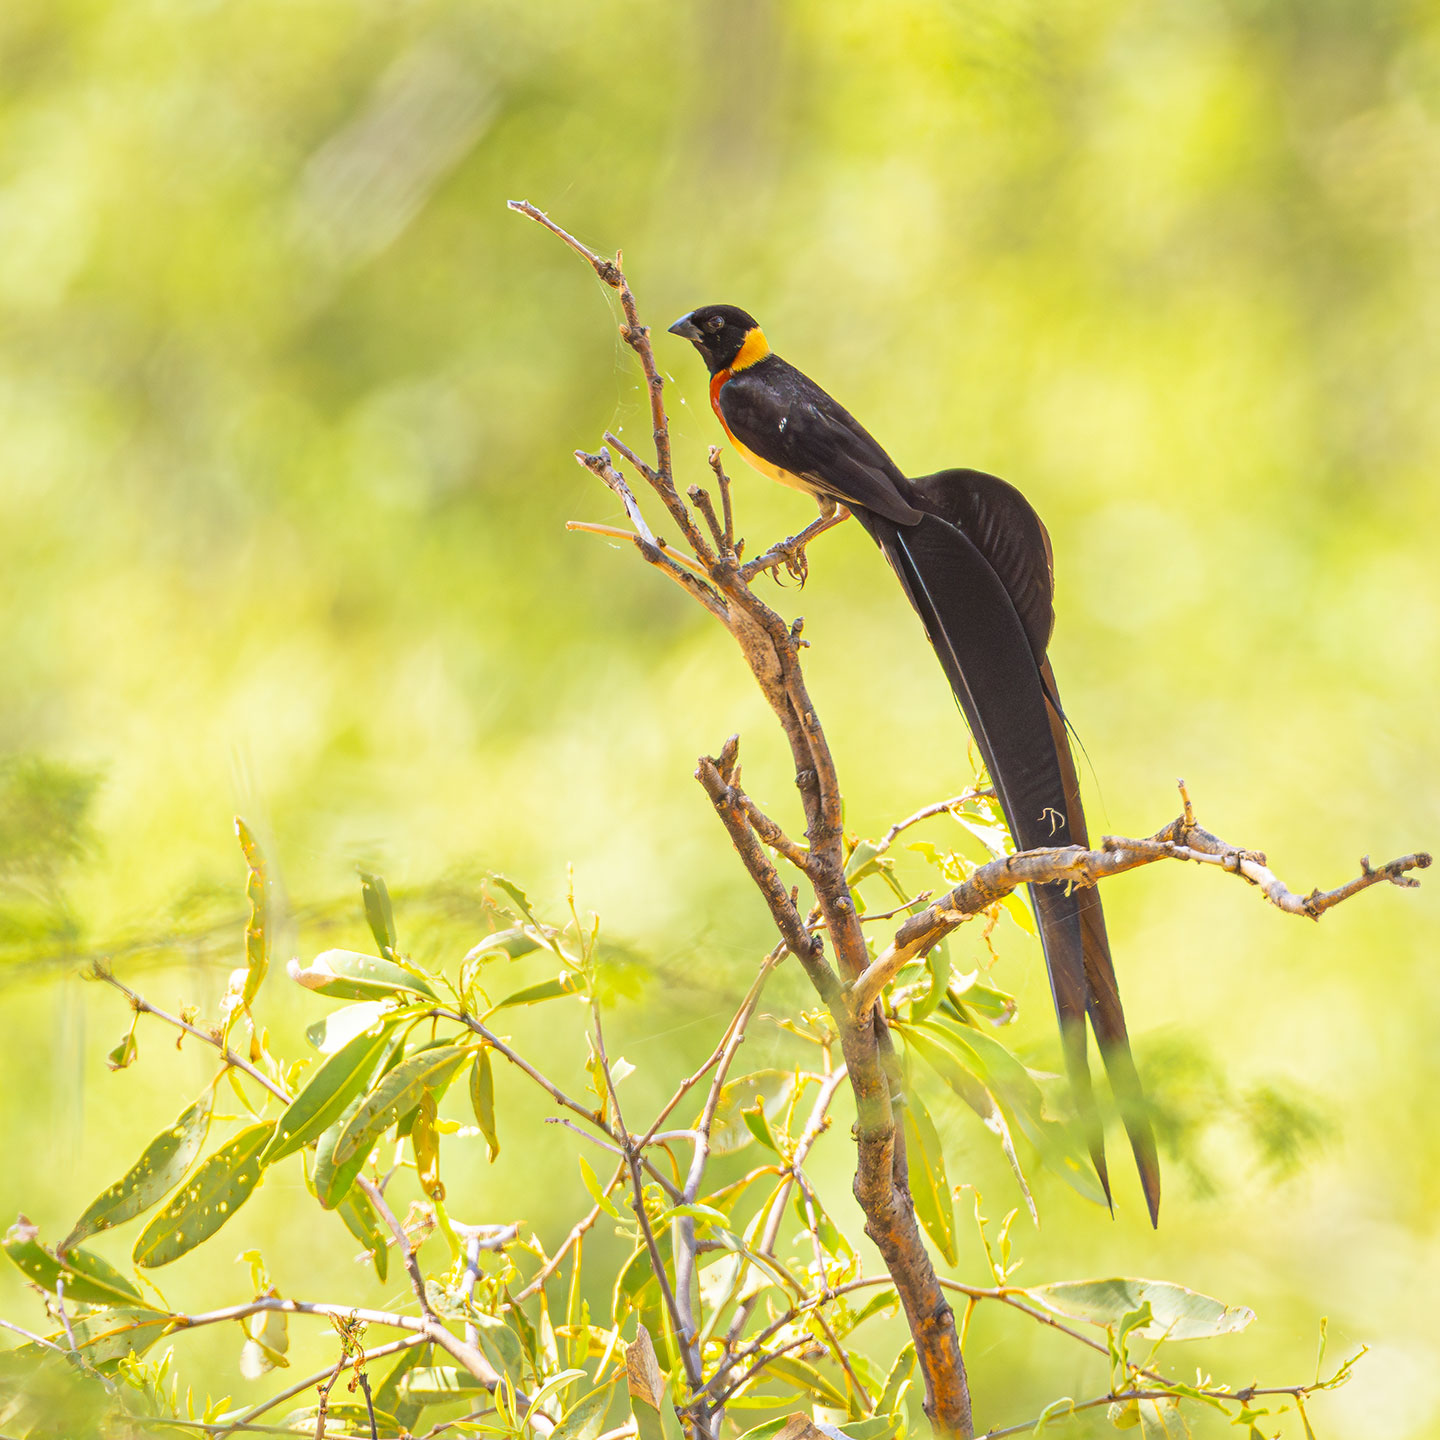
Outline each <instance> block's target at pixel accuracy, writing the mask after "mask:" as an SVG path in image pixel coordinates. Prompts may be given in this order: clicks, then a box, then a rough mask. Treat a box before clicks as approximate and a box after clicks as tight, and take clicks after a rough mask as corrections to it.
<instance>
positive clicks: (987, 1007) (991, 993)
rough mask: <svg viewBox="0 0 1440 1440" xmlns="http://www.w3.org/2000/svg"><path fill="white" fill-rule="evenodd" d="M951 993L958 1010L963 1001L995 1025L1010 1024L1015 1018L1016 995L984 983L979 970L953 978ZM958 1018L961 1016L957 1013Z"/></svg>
mask: <svg viewBox="0 0 1440 1440" xmlns="http://www.w3.org/2000/svg"><path fill="white" fill-rule="evenodd" d="M949 993H950V999H951V1000H952V1001H953V1002H954V1004H955V1008H956V1010H960V1008H961V1003H962V1002H963V1004H964V1006H965V1007H966V1008H968V1009H970V1010H977V1011H979V1013H980V1014H981V1015H983V1016H984V1017H985V1018H986V1019H987V1020H989V1021H990V1022H991V1024H993V1025H1008V1024H1009V1023H1010V1022H1011V1021H1012V1020H1013V1019H1014V1018H1015V1011H1016V1009H1017V1006H1016V1003H1015V997H1014V996H1013V995H1010V994H1007V993H1006V992H1005V991H1004V990H996V989H993V988H992V987H991V986H989V985H982V984H981V983H980V972H979V971H978V970H972V971H971V972H970V973H969V974H968V975H960V976H957V977H955V978H954V979H952V980H951V982H950V990H949ZM962 1013H963V1012H962ZM956 1018H957V1019H959V1018H961V1017H960V1016H959V1015H957V1017H956Z"/></svg>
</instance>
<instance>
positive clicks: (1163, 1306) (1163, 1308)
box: [1025, 1278, 1255, 1340]
mask: <svg viewBox="0 0 1440 1440" xmlns="http://www.w3.org/2000/svg"><path fill="white" fill-rule="evenodd" d="M1025 1293H1026V1294H1027V1295H1029V1296H1030V1297H1031V1298H1032V1299H1033V1300H1034V1301H1035V1302H1036V1303H1037V1304H1040V1305H1043V1306H1044V1307H1045V1308H1046V1309H1047V1310H1050V1311H1053V1312H1054V1313H1055V1314H1056V1315H1064V1316H1066V1317H1067V1318H1069V1319H1071V1320H1087V1321H1089V1322H1090V1324H1092V1325H1119V1324H1120V1323H1121V1322H1122V1321H1123V1320H1124V1319H1125V1317H1126V1316H1127V1315H1128V1314H1129V1313H1130V1312H1132V1311H1136V1310H1139V1309H1140V1307H1141V1306H1142V1305H1146V1304H1148V1305H1149V1306H1150V1315H1151V1318H1150V1320H1149V1323H1148V1324H1145V1325H1140V1326H1137V1327H1136V1328H1135V1330H1134V1332H1133V1333H1134V1334H1135V1335H1137V1336H1139V1337H1140V1338H1141V1339H1142V1340H1160V1339H1168V1340H1203V1339H1207V1338H1209V1337H1211V1336H1214V1335H1233V1334H1234V1333H1235V1332H1236V1331H1237V1330H1243V1329H1244V1328H1245V1327H1246V1326H1247V1325H1248V1324H1249V1323H1250V1322H1251V1321H1252V1320H1253V1319H1254V1318H1255V1312H1254V1311H1253V1310H1251V1309H1249V1308H1248V1307H1247V1306H1244V1305H1233V1306H1232V1305H1225V1304H1223V1303H1222V1302H1221V1301H1219V1300H1212V1299H1211V1298H1210V1296H1208V1295H1201V1294H1199V1293H1198V1292H1197V1291H1195V1290H1187V1289H1186V1288H1185V1287H1184V1286H1183V1285H1173V1284H1171V1283H1170V1282H1169V1281H1167V1280H1134V1279H1121V1278H1115V1279H1110V1280H1065V1281H1062V1282H1060V1283H1059V1284H1057V1285H1039V1286H1036V1287H1035V1288H1034V1289H1032V1290H1027V1291H1026V1292H1025Z"/></svg>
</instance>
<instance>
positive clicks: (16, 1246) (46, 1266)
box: [0, 1215, 141, 1305]
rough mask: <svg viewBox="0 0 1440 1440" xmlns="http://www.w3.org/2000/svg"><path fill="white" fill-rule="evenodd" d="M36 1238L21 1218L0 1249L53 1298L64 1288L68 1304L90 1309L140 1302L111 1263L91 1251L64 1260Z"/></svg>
mask: <svg viewBox="0 0 1440 1440" xmlns="http://www.w3.org/2000/svg"><path fill="white" fill-rule="evenodd" d="M36 1234H37V1232H36V1229H35V1227H34V1226H33V1225H32V1224H31V1223H30V1222H29V1221H28V1220H27V1219H26V1218H25V1217H24V1216H23V1215H22V1216H21V1217H20V1220H19V1223H18V1224H15V1225H12V1226H11V1227H10V1229H9V1231H8V1232H7V1233H6V1235H5V1238H4V1240H0V1248H3V1249H4V1251H5V1253H6V1254H7V1255H8V1256H9V1257H10V1259H11V1261H12V1262H13V1263H14V1265H15V1267H16V1269H18V1270H19V1271H20V1273H21V1274H22V1275H24V1276H25V1278H26V1279H27V1280H29V1281H31V1282H32V1283H33V1284H35V1285H38V1286H39V1287H40V1288H41V1289H42V1290H45V1291H48V1292H49V1293H50V1294H51V1295H54V1294H57V1293H58V1287H59V1286H61V1285H63V1286H64V1287H65V1298H66V1299H67V1300H78V1301H83V1302H84V1303H85V1304H87V1305H114V1304H116V1303H119V1304H122V1305H124V1304H128V1303H130V1302H133V1301H137V1300H139V1299H140V1298H141V1296H140V1292H139V1290H137V1289H136V1288H135V1286H134V1284H133V1283H132V1282H131V1281H129V1280H127V1279H126V1278H125V1277H124V1276H123V1275H122V1274H121V1273H120V1272H119V1271H118V1270H117V1269H116V1268H115V1267H114V1266H113V1265H111V1264H110V1262H109V1261H108V1260H103V1259H101V1258H100V1256H98V1255H94V1254H91V1252H90V1251H88V1250H71V1251H69V1252H68V1253H67V1254H66V1255H65V1257H64V1259H63V1260H62V1259H60V1258H59V1257H57V1256H55V1255H53V1254H52V1253H51V1252H50V1251H49V1250H47V1249H46V1248H45V1247H44V1246H43V1245H42V1244H41V1243H40V1242H39V1240H38V1239H37V1238H36Z"/></svg>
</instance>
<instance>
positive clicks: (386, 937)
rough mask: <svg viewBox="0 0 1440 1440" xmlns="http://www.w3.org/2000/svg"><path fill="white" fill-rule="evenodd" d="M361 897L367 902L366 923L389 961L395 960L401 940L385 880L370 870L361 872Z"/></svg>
mask: <svg viewBox="0 0 1440 1440" xmlns="http://www.w3.org/2000/svg"><path fill="white" fill-rule="evenodd" d="M360 896H361V898H362V899H363V900H364V902H365V923H366V924H367V925H369V927H370V933H371V934H372V935H373V936H374V937H375V943H376V945H378V946H379V947H380V953H381V954H382V955H383V956H384V957H385V958H386V959H387V960H393V959H394V958H395V951H396V948H397V947H398V946H399V944H400V939H399V937H398V936H397V935H396V933H395V910H394V907H393V906H392V905H391V904H390V891H389V889H388V888H387V887H386V884H385V882H384V880H382V879H381V878H380V876H378V875H372V874H370V872H369V871H368V870H362V871H361V872H360Z"/></svg>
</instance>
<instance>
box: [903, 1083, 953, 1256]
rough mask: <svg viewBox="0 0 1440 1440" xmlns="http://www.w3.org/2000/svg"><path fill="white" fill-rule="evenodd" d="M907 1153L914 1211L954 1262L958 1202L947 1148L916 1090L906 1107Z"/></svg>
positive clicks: (908, 1098) (907, 1101)
mask: <svg viewBox="0 0 1440 1440" xmlns="http://www.w3.org/2000/svg"><path fill="white" fill-rule="evenodd" d="M904 1119H905V1144H906V1155H907V1157H908V1159H909V1161H910V1194H911V1198H912V1199H913V1200H914V1201H915V1213H916V1215H917V1216H919V1218H920V1223H921V1224H922V1225H923V1226H924V1227H925V1230H926V1233H927V1234H928V1235H929V1236H930V1238H931V1239H932V1240H933V1241H934V1242H935V1248H936V1249H937V1250H939V1252H940V1253H941V1254H942V1255H943V1256H944V1257H945V1259H946V1260H947V1261H948V1262H949V1263H950V1264H951V1265H953V1264H954V1263H955V1261H956V1258H957V1251H956V1249H955V1204H954V1200H953V1198H952V1196H951V1194H950V1181H949V1179H948V1178H947V1177H946V1174H945V1152H944V1151H943V1150H942V1149H941V1146H940V1136H939V1134H938V1133H937V1132H936V1129H935V1122H934V1121H933V1120H931V1118H930V1112H929V1111H928V1110H926V1108H925V1106H924V1103H923V1102H922V1101H921V1099H920V1097H919V1096H918V1095H916V1094H915V1093H914V1092H913V1091H912V1092H911V1093H910V1094H909V1095H908V1096H906V1100H905V1107H904Z"/></svg>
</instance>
